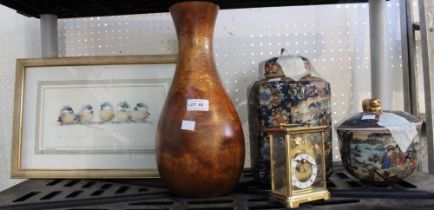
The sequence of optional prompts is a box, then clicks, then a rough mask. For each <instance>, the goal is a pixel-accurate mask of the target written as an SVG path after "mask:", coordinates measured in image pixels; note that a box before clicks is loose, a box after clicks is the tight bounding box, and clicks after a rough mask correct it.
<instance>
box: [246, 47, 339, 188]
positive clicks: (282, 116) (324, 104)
mask: <svg viewBox="0 0 434 210" xmlns="http://www.w3.org/2000/svg"><path fill="white" fill-rule="evenodd" d="M259 70H260V71H259V72H261V73H263V75H261V78H260V79H259V80H258V81H256V82H255V83H254V84H253V85H252V87H251V88H250V92H249V99H248V114H249V131H250V132H249V135H250V157H251V158H250V159H251V168H252V173H253V176H254V177H255V180H256V181H258V182H260V183H262V184H269V183H270V175H271V174H270V150H269V137H268V134H267V132H265V131H264V130H265V129H267V128H270V127H273V126H280V125H281V124H299V125H301V126H329V127H331V122H332V119H331V115H332V114H331V89H330V84H329V83H328V82H327V81H325V80H323V79H321V78H320V77H317V76H313V75H312V73H315V70H314V68H313V66H312V64H311V63H310V61H309V60H308V59H307V58H304V57H301V56H297V55H288V54H287V53H286V52H285V50H284V49H282V54H281V56H279V57H273V58H270V59H268V60H265V61H264V62H262V63H261V64H260V66H259ZM324 141H325V150H326V167H327V175H330V174H331V172H332V152H331V151H332V147H331V128H329V129H327V130H326V131H325V133H324Z"/></svg>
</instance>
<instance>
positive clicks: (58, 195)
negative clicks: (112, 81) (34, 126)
mask: <svg viewBox="0 0 434 210" xmlns="http://www.w3.org/2000/svg"><path fill="white" fill-rule="evenodd" d="M328 187H329V190H330V192H331V193H332V199H331V200H329V201H318V202H313V203H309V204H303V205H301V207H300V208H301V209H349V208H351V209H363V210H366V209H394V208H396V209H398V208H399V209H406V208H411V209H434V176H430V175H427V174H423V173H420V172H416V173H415V174H414V175H413V176H411V177H410V178H409V179H407V181H401V182H400V183H398V184H395V185H391V186H374V185H369V184H366V183H362V182H360V181H359V180H357V179H355V178H354V177H352V176H351V175H349V174H348V173H347V172H345V171H344V170H343V169H342V168H339V167H337V170H336V172H335V173H334V174H333V175H332V177H331V178H330V179H329V181H328ZM268 192H269V191H268V189H267V188H266V187H264V186H260V185H257V184H255V183H254V182H253V181H252V177H251V175H250V173H249V171H246V172H245V173H244V174H243V177H242V178H241V181H240V183H239V184H238V186H237V187H236V188H235V189H234V190H233V191H232V192H231V193H229V194H228V195H225V196H220V197H214V198H209V199H187V198H179V197H176V196H175V195H173V194H171V193H170V192H169V191H168V190H167V189H166V188H165V186H164V185H163V184H162V183H161V182H160V180H159V179H147V180H104V181H102V180H58V179H56V180H28V181H26V182H23V183H21V184H18V185H16V186H14V187H12V188H10V189H8V190H5V191H3V192H1V193H0V210H3V209H11V210H13V209H17V210H21V209H23V210H24V209H25V210H29V209H59V210H60V209H61V210H142V209H143V210H145V209H146V210H175V209H187V210H193V209H201V210H239V209H249V210H250V209H251V210H254V209H284V208H283V206H282V205H280V204H279V203H274V202H271V201H269V200H268V197H267V194H268Z"/></svg>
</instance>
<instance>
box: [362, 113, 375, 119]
mask: <svg viewBox="0 0 434 210" xmlns="http://www.w3.org/2000/svg"><path fill="white" fill-rule="evenodd" d="M362 120H375V114H369V115H363V116H362Z"/></svg>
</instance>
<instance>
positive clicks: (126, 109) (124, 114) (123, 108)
mask: <svg viewBox="0 0 434 210" xmlns="http://www.w3.org/2000/svg"><path fill="white" fill-rule="evenodd" d="M130 118H131V111H130V105H128V103H127V102H126V101H122V102H120V103H119V104H118V106H117V107H116V113H115V120H116V121H117V122H128V121H129V120H130Z"/></svg>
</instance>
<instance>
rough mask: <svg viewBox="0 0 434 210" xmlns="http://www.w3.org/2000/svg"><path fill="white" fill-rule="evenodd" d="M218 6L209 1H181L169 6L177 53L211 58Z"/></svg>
mask: <svg viewBox="0 0 434 210" xmlns="http://www.w3.org/2000/svg"><path fill="white" fill-rule="evenodd" d="M217 13H218V6H217V5H215V4H213V3H209V2H199V1H197V2H182V3H178V4H175V5H173V6H171V7H170V14H171V15H172V18H173V21H174V23H175V28H176V34H177V36H178V43H179V55H180V56H187V57H190V56H192V57H196V58H198V56H199V58H200V59H207V58H208V59H211V60H212V57H213V55H212V53H213V49H212V45H213V33H214V26H215V21H216V18H217Z"/></svg>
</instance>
